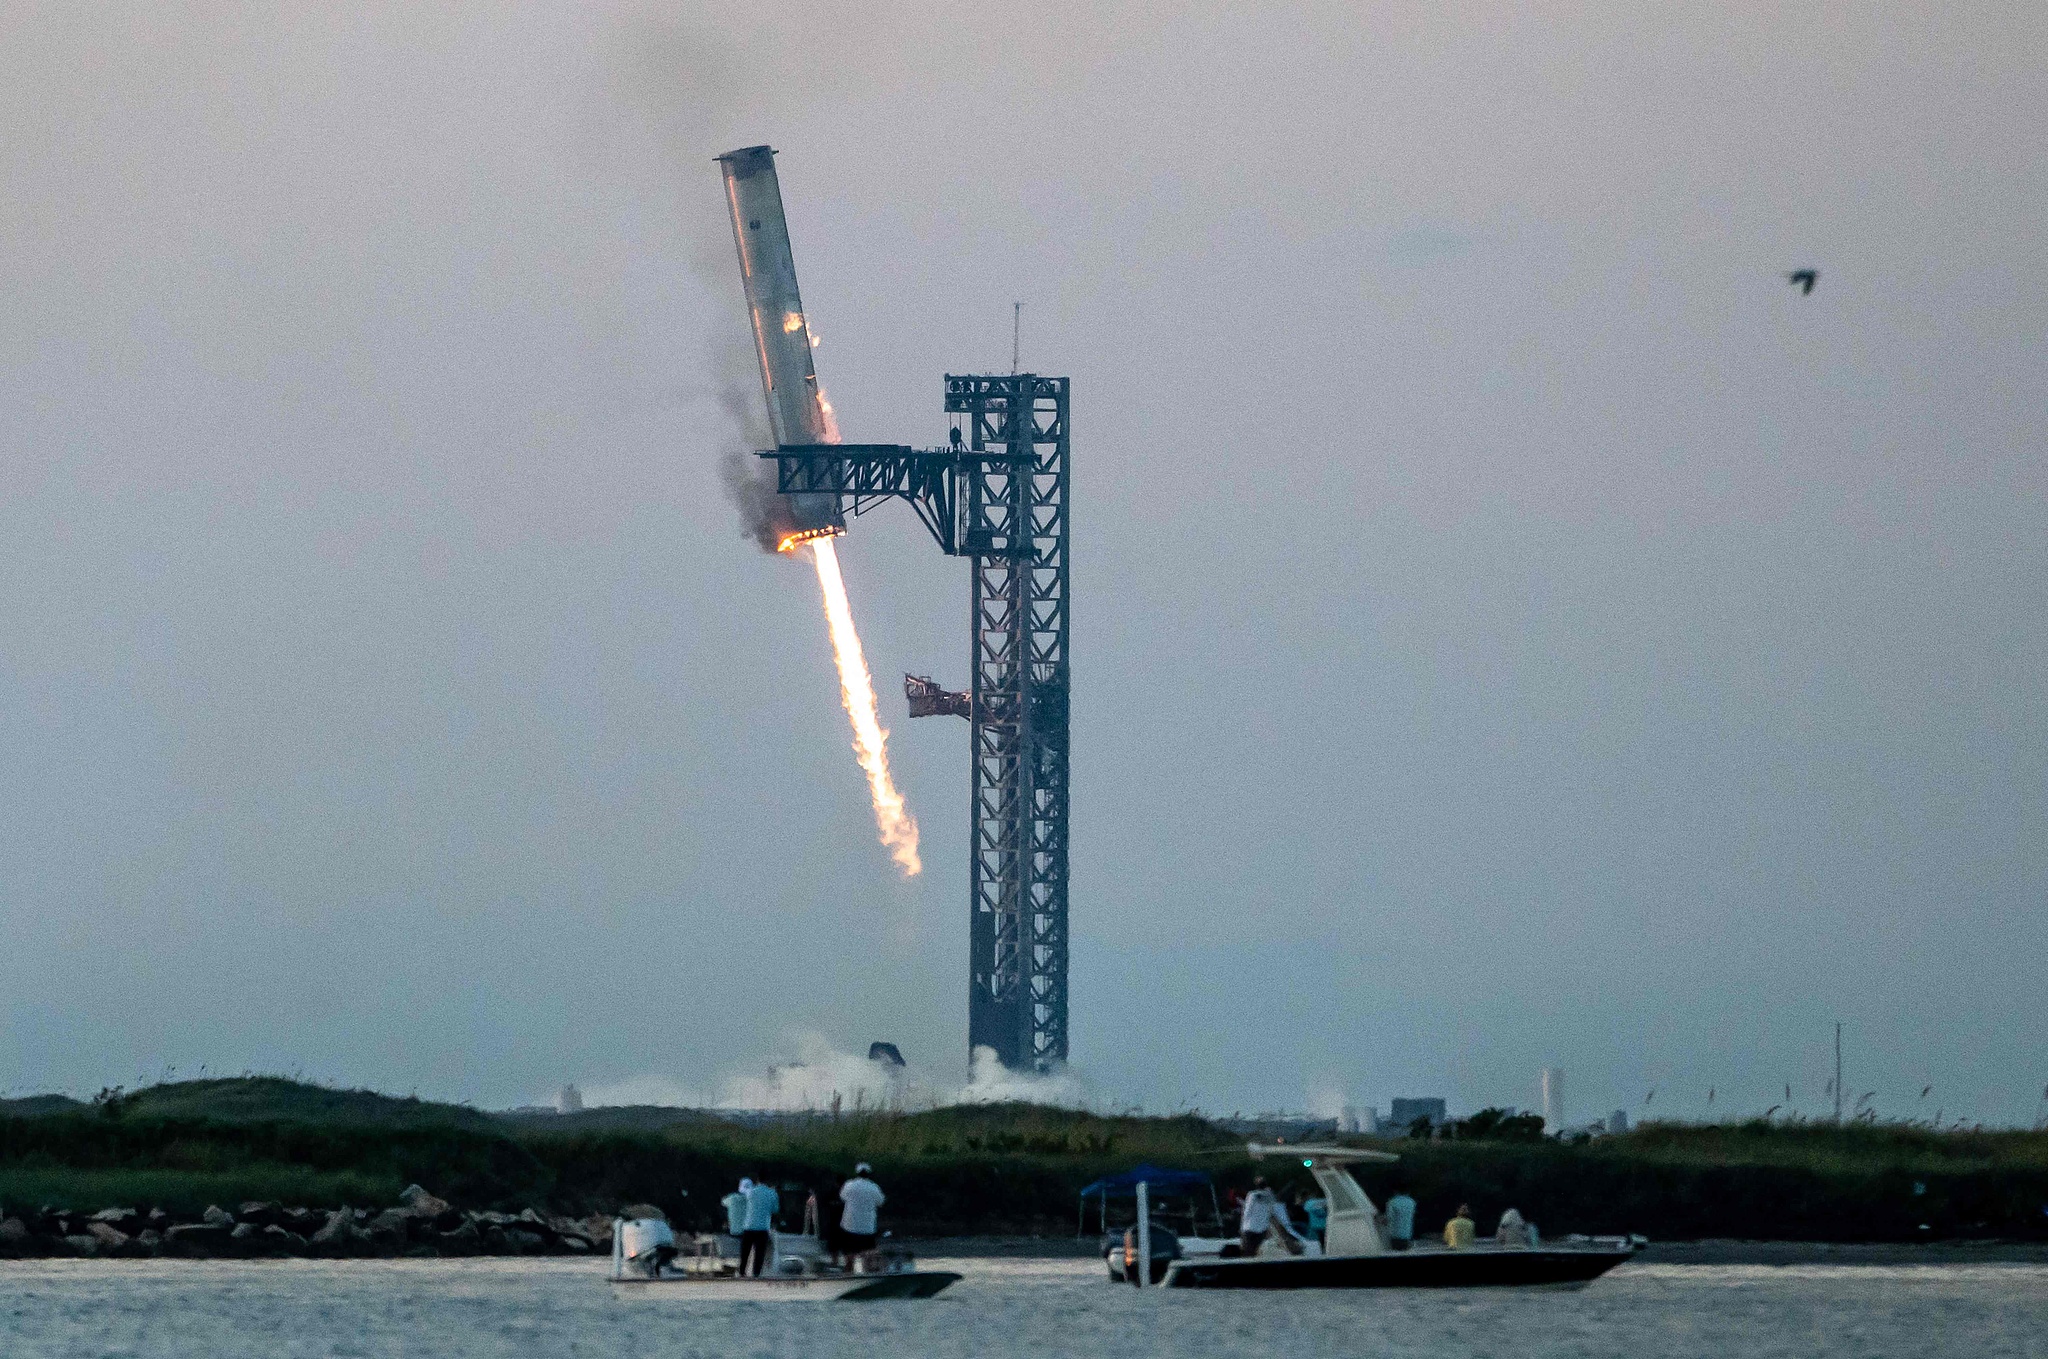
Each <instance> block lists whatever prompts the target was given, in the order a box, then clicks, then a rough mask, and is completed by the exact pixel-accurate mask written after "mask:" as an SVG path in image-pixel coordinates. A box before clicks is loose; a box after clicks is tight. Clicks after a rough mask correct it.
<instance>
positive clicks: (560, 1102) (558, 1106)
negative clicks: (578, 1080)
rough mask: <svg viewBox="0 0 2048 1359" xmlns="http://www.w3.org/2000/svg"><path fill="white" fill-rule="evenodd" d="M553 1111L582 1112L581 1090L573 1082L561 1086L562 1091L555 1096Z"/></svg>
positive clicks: (560, 1112)
mask: <svg viewBox="0 0 2048 1359" xmlns="http://www.w3.org/2000/svg"><path fill="white" fill-rule="evenodd" d="M555 1112H556V1113H558V1114H580V1113H582V1112H583V1092H582V1091H581V1090H578V1089H577V1088H576V1086H575V1085H574V1083H571V1084H569V1085H565V1086H563V1087H562V1093H561V1094H559V1095H557V1096H555Z"/></svg>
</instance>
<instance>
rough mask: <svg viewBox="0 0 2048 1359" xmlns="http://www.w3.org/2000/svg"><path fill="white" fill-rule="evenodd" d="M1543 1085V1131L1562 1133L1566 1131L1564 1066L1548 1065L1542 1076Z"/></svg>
mask: <svg viewBox="0 0 2048 1359" xmlns="http://www.w3.org/2000/svg"><path fill="white" fill-rule="evenodd" d="M1541 1082H1542V1086H1543V1104H1542V1108H1543V1131H1545V1132H1547V1133H1552V1134H1555V1133H1561V1132H1563V1131H1564V1068H1562V1067H1555V1066H1546V1067H1544V1068H1543V1074H1542V1077H1541Z"/></svg>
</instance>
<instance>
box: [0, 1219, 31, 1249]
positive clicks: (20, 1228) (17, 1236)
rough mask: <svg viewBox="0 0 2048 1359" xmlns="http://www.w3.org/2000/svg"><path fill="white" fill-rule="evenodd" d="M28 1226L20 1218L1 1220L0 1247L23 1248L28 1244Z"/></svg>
mask: <svg viewBox="0 0 2048 1359" xmlns="http://www.w3.org/2000/svg"><path fill="white" fill-rule="evenodd" d="M28 1238H29V1230H28V1224H27V1223H26V1222H23V1221H22V1220H21V1219H20V1218H18V1217H10V1218H5V1219H0V1246H21V1245H26V1244H27V1243H28Z"/></svg>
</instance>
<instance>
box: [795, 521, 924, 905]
mask: <svg viewBox="0 0 2048 1359" xmlns="http://www.w3.org/2000/svg"><path fill="white" fill-rule="evenodd" d="M810 542H811V555H812V556H813V557H814V558H815V559H816V561H817V565H818V589H819V591H820V593H822V594H823V595H824V597H825V623H826V625H827V627H828V628H829V629H830V630H831V633H832V659H833V660H834V661H836V662H838V665H839V699H840V701H841V702H842V703H844V704H845V705H846V715H847V716H848V717H850V718H852V719H853V754H854V758H855V759H857V760H859V761H860V767H861V770H862V772H863V773H865V774H866V775H867V776H868V796H869V797H870V798H871V799H872V800H873V802H874V804H875V828H876V829H877V830H878V831H880V832H881V835H882V843H883V844H884V845H887V846H888V848H889V856H890V857H891V858H893V859H894V860H895V861H896V863H897V866H898V867H900V868H901V869H902V870H903V876H904V877H906V878H914V877H916V876H917V875H918V874H919V873H922V872H923V871H924V863H923V861H922V860H920V859H919V858H918V857H917V818H916V817H914V816H912V815H911V814H910V812H909V810H908V809H907V808H905V807H904V805H903V794H901V793H899V792H897V791H896V781H895V780H894V779H892V778H890V777H889V733H888V732H887V731H886V730H884V729H883V727H882V722H881V718H880V717H879V716H877V714H876V706H875V681H874V678H873V677H872V676H871V675H869V674H868V661H867V656H866V655H865V653H863V652H862V651H861V646H860V634H859V633H858V632H856V631H854V627H853V607H852V606H851V605H850V604H848V603H847V599H846V582H845V580H844V579H842V578H841V577H840V574H839V550H838V549H837V548H836V547H834V546H833V545H832V538H831V536H830V535H826V536H822V537H813V538H812V539H811V540H810ZM792 546H793V544H792Z"/></svg>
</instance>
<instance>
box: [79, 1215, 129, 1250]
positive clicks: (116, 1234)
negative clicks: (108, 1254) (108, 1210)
mask: <svg viewBox="0 0 2048 1359" xmlns="http://www.w3.org/2000/svg"><path fill="white" fill-rule="evenodd" d="M85 1230H86V1233H87V1235H89V1236H91V1237H92V1238H93V1239H94V1240H96V1241H98V1242H99V1243H100V1248H101V1249H102V1250H106V1251H117V1250H120V1249H122V1248H123V1247H125V1246H126V1245H127V1244H128V1239H129V1238H128V1233H126V1232H124V1231H122V1230H121V1229H120V1228H119V1227H116V1226H114V1225H113V1224H112V1223H109V1222H97V1221H95V1222H88V1223H87V1224H86V1227H85Z"/></svg>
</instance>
